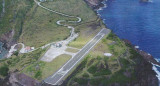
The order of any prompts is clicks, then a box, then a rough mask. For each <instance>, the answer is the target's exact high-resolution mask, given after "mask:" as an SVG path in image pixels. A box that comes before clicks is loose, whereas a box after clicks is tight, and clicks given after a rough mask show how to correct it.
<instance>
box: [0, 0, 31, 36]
mask: <svg viewBox="0 0 160 86" xmlns="http://www.w3.org/2000/svg"><path fill="white" fill-rule="evenodd" d="M32 4H33V1H32V0H27V1H26V0H5V15H4V16H3V17H2V18H1V21H0V36H1V35H2V34H4V33H6V32H8V31H10V30H11V29H14V30H15V32H16V33H15V36H14V37H15V38H16V39H17V38H18V37H19V36H20V34H21V30H22V25H23V21H24V19H25V14H26V13H27V12H28V11H29V9H30V8H31V7H32Z"/></svg>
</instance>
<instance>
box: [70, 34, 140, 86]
mask: <svg viewBox="0 0 160 86" xmlns="http://www.w3.org/2000/svg"><path fill="white" fill-rule="evenodd" d="M112 41H115V42H116V44H112V45H110V44H111V43H112ZM133 52H134V53H133ZM104 53H112V54H113V56H112V57H106V56H104V55H103V54H104ZM137 56H138V54H137V53H135V51H134V50H132V49H131V48H130V47H128V46H126V45H125V43H124V42H122V41H121V40H120V39H119V38H118V37H116V36H115V35H113V34H112V33H111V34H110V35H109V36H108V37H106V38H104V39H103V40H102V41H101V42H100V43H98V44H97V45H96V47H95V48H94V49H93V50H92V51H91V52H90V53H89V55H88V56H87V57H86V59H84V61H82V63H81V64H80V68H79V69H78V70H76V72H75V73H74V75H73V76H72V77H71V79H70V80H69V82H68V84H67V85H68V86H86V85H87V84H88V83H89V84H90V85H91V86H98V85H102V86H106V85H110V84H113V83H120V84H121V85H122V86H123V84H125V83H127V82H129V81H130V80H134V81H135V80H136V78H135V76H134V75H133V74H134V63H133V61H134V59H133V58H135V57H137ZM127 71H129V72H130V74H129V75H131V76H130V77H127V76H126V75H125V74H124V73H127Z"/></svg>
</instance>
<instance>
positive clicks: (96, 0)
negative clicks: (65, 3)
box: [84, 0, 104, 10]
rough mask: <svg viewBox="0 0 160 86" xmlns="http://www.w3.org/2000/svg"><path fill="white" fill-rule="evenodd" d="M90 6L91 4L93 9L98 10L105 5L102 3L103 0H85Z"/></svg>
mask: <svg viewBox="0 0 160 86" xmlns="http://www.w3.org/2000/svg"><path fill="white" fill-rule="evenodd" d="M84 1H85V2H86V3H87V4H88V6H90V7H91V8H92V9H94V10H97V9H99V8H100V7H103V6H104V4H103V3H102V1H103V0H84Z"/></svg>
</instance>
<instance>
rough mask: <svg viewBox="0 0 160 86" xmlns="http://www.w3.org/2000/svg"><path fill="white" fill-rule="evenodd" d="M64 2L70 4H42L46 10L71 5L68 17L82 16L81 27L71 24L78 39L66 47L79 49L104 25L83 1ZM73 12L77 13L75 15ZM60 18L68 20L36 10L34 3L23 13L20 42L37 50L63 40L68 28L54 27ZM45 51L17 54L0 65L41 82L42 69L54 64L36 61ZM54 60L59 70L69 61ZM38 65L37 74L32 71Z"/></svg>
mask: <svg viewBox="0 0 160 86" xmlns="http://www.w3.org/2000/svg"><path fill="white" fill-rule="evenodd" d="M65 2H66V3H67V2H69V3H70V4H71V5H70V4H69V3H68V4H65V3H64V2H62V0H56V1H54V3H53V2H50V3H44V5H45V4H48V5H47V6H48V7H52V6H54V5H61V4H63V5H64V6H63V8H65V7H68V6H70V9H68V11H70V12H66V13H67V14H71V15H75V16H77V15H78V16H80V17H82V19H83V22H81V23H80V24H72V25H73V26H74V27H75V28H76V32H79V34H80V36H79V37H78V38H77V39H76V40H74V42H73V43H71V44H69V45H70V46H74V47H78V48H81V47H82V46H84V45H85V43H87V42H88V41H89V40H90V39H91V38H92V37H93V36H95V34H96V33H98V31H99V30H100V29H101V28H103V27H104V26H103V25H102V24H101V22H100V21H99V20H97V17H96V14H95V13H94V12H93V11H92V10H91V9H90V8H89V7H87V5H86V4H85V3H84V2H83V1H81V0H80V1H79V0H76V1H75V0H68V1H65ZM79 4H80V5H79ZM20 5H22V4H20ZM22 6H23V5H22ZM61 6H62V5H61ZM77 6H78V7H77ZM58 8H59V7H58ZM58 8H54V7H53V8H51V9H56V10H57V9H58ZM63 8H61V12H64V13H65V11H66V10H67V9H63ZM71 8H72V9H71ZM62 9H63V10H62ZM82 9H85V10H82ZM75 10H77V11H76V12H75ZM78 10H79V11H78ZM80 10H81V11H80ZM61 19H62V20H63V19H65V20H71V19H69V18H67V17H63V16H60V15H57V14H54V13H50V12H48V11H46V10H44V9H42V8H40V7H38V6H37V5H36V4H35V3H34V4H33V7H32V8H31V9H30V10H29V11H28V12H27V14H26V17H25V21H24V22H23V26H22V28H23V30H22V34H21V36H20V39H19V42H24V44H26V45H29V46H36V47H38V46H41V45H43V44H45V43H49V42H52V41H58V40H63V39H64V38H66V37H67V36H68V35H69V29H67V28H66V27H62V26H58V25H56V21H58V20H61ZM86 22H87V23H86ZM95 25H96V27H95ZM44 52H45V50H38V51H35V52H32V53H28V54H24V55H23V54H20V55H18V56H15V55H14V56H12V58H11V59H6V60H5V61H2V62H1V63H0V66H3V65H4V64H6V65H7V66H8V67H9V71H14V70H16V69H18V70H19V71H20V72H23V73H25V74H27V75H31V76H32V77H33V78H35V79H38V80H42V79H44V77H47V76H48V75H46V72H45V71H46V70H47V69H44V68H45V67H46V68H48V67H49V66H50V65H52V66H56V65H57V64H56V62H55V61H53V62H51V63H44V62H39V58H40V57H41V55H43V53H44ZM67 57H68V56H67ZM34 58H36V59H34ZM57 59H59V60H60V61H61V62H60V64H58V65H59V66H58V67H60V66H62V65H63V64H64V63H65V62H66V61H67V60H68V59H69V58H65V59H64V58H57ZM57 59H55V60H57ZM16 63H17V64H16ZM41 63H42V65H41V66H39V68H38V69H37V72H35V68H36V66H37V65H38V64H41ZM46 64H48V65H46ZM52 66H50V67H52ZM58 67H55V68H53V69H52V70H51V71H50V73H47V74H49V75H50V74H51V73H53V72H54V71H56V70H57V68H58ZM22 69H24V70H22ZM41 74H42V76H41Z"/></svg>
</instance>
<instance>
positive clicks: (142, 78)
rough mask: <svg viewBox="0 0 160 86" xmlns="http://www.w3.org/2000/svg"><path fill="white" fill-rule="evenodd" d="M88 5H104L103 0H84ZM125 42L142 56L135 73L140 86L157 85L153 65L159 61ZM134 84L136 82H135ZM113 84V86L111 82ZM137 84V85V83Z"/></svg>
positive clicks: (132, 85) (95, 9) (93, 6)
mask: <svg viewBox="0 0 160 86" xmlns="http://www.w3.org/2000/svg"><path fill="white" fill-rule="evenodd" d="M84 1H85V2H86V3H87V4H88V6H89V7H91V8H92V9H93V10H94V11H97V10H98V9H100V8H101V7H103V6H105V5H104V4H103V3H102V2H103V1H104V0H84ZM140 1H141V2H148V1H149V0H140ZM123 41H124V42H125V43H126V44H129V45H130V46H131V48H133V49H134V50H135V51H136V52H138V53H139V54H140V55H141V56H142V57H143V60H142V61H141V63H140V64H138V65H137V68H136V69H137V74H138V77H139V82H138V83H137V85H138V84H140V86H158V85H159V80H158V78H157V76H156V75H157V74H156V72H155V71H154V70H153V68H152V67H153V65H152V64H155V65H158V66H160V63H159V62H157V61H156V60H155V59H154V57H153V56H152V55H150V54H149V53H147V52H145V51H142V50H139V49H138V48H135V46H134V45H133V44H132V43H131V42H130V41H128V40H123ZM134 84H135V83H134V82H132V81H131V83H128V85H127V86H134ZM135 85H136V84H135ZM113 86H115V85H114V84H113ZM138 86H139V85H138Z"/></svg>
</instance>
